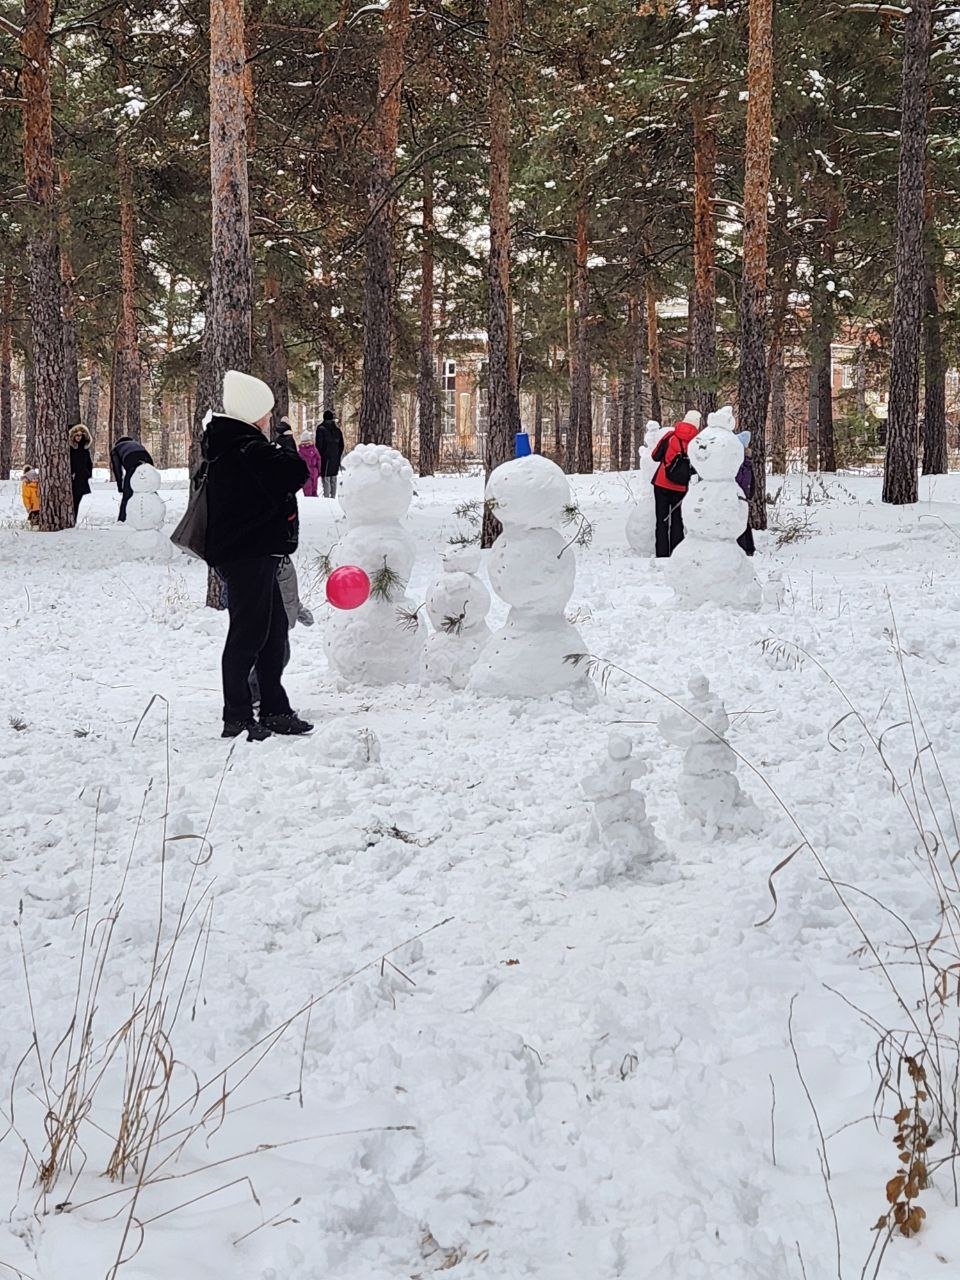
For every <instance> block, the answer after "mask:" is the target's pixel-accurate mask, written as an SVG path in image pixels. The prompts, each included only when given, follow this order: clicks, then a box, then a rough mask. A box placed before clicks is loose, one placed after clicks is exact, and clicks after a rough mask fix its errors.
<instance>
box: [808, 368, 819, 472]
mask: <svg viewBox="0 0 960 1280" xmlns="http://www.w3.org/2000/svg"><path fill="white" fill-rule="evenodd" d="M819 416H820V390H819V380H818V378H817V371H816V369H815V368H814V367H813V365H812V364H811V366H810V372H809V374H808V376H807V471H809V472H814V471H816V470H818V463H819V458H820V448H819V440H818V436H819V427H818V420H819Z"/></svg>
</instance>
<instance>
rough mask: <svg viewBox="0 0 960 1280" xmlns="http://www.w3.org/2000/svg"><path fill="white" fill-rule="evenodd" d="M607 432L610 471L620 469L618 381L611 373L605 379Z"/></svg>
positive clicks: (621, 468)
mask: <svg viewBox="0 0 960 1280" xmlns="http://www.w3.org/2000/svg"><path fill="white" fill-rule="evenodd" d="M607 434H608V436H609V439H610V464H609V468H610V470H611V471H622V470H623V469H624V467H623V463H622V462H621V460H620V383H619V381H618V379H617V375H616V374H615V373H612V374H611V375H610V377H609V379H608V381H607Z"/></svg>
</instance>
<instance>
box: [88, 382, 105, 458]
mask: <svg viewBox="0 0 960 1280" xmlns="http://www.w3.org/2000/svg"><path fill="white" fill-rule="evenodd" d="M101 377H102V374H101V372H100V365H99V364H97V363H94V364H92V365H91V366H90V380H89V382H88V383H87V407H86V409H85V411H84V414H83V422H84V425H85V426H86V428H87V430H88V431H89V432H90V437H91V441H92V443H91V445H90V453H91V456H94V457H95V456H96V448H97V429H98V427H99V425H100V380H101Z"/></svg>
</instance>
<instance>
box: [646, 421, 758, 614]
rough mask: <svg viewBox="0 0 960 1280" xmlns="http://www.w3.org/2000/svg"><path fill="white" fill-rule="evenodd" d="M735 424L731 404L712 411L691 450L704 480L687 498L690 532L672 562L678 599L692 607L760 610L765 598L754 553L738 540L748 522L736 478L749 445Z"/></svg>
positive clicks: (686, 529) (686, 528)
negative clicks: (737, 433) (738, 434)
mask: <svg viewBox="0 0 960 1280" xmlns="http://www.w3.org/2000/svg"><path fill="white" fill-rule="evenodd" d="M735 428H736V423H735V422H734V418H733V410H732V409H731V408H730V406H729V405H726V406H724V408H722V409H718V410H717V412H716V413H711V414H710V416H709V417H708V418H707V425H706V426H705V427H704V429H703V430H702V431H701V432H700V433H699V434H698V435H697V436H696V437H695V438H694V439H693V440H692V441H691V442H690V445H689V447H688V449H687V452H688V454H689V456H690V464H691V466H692V467H693V469H694V471H695V472H696V474H697V477H698V480H697V483H696V484H692V485H691V486H690V489H689V491H688V493H687V496H686V497H685V498H684V500H683V527H684V532H685V537H684V539H683V541H682V542H681V543H680V545H679V546H678V547H677V548H676V550H675V551H674V553H673V555H672V556H671V557H670V564H669V572H670V576H671V579H672V581H673V589H674V592H675V593H676V597H677V603H678V604H679V605H681V606H686V607H687V608H696V606H697V605H700V604H707V603H709V604H718V605H725V606H727V607H728V608H733V609H758V608H759V607H760V604H761V603H762V599H763V596H762V592H761V590H760V584H759V582H758V581H757V579H756V577H755V576H754V572H753V568H752V562H751V560H750V557H749V556H746V555H744V553H743V551H742V549H741V548H740V547H739V546H738V545H737V538H738V537H739V536H740V534H742V533H743V531H744V529H745V528H746V526H747V503H746V499H745V498H744V496H743V494H742V492H741V491H740V486H739V485H738V484H737V478H736V477H737V472H738V471H739V470H740V466H741V464H742V462H743V445H742V443H741V442H740V440H739V439H738V438H737V437H736V436H735V435H734V430H735Z"/></svg>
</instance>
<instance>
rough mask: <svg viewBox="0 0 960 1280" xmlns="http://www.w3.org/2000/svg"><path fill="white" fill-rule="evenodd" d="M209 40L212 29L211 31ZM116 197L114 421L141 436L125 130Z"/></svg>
mask: <svg viewBox="0 0 960 1280" xmlns="http://www.w3.org/2000/svg"><path fill="white" fill-rule="evenodd" d="M126 36H127V18H126V11H125V9H124V8H123V7H122V6H121V8H120V9H119V10H118V16H117V20H116V24H115V27H114V44H113V53H114V73H115V75H116V79H117V84H118V86H121V85H127V84H129V83H130V78H129V75H128V72H127V63H126V59H125V56H124V47H125V44H126ZM211 40H212V30H211ZM117 198H118V202H119V206H120V330H119V334H118V353H117V378H118V380H119V383H120V386H121V387H122V393H121V396H120V405H121V408H122V412H121V414H120V415H119V416H118V419H117V422H116V424H115V426H116V430H117V433H118V435H128V436H131V437H132V438H133V439H134V440H139V439H140V437H141V433H142V429H143V423H142V419H141V406H140V397H141V385H140V384H141V378H140V338H139V333H138V325H137V261H136V255H137V215H136V207H135V205H134V195H133V161H132V158H131V155H130V142H129V138H128V134H127V132H126V130H124V129H120V130H119V131H118V134H117Z"/></svg>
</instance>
